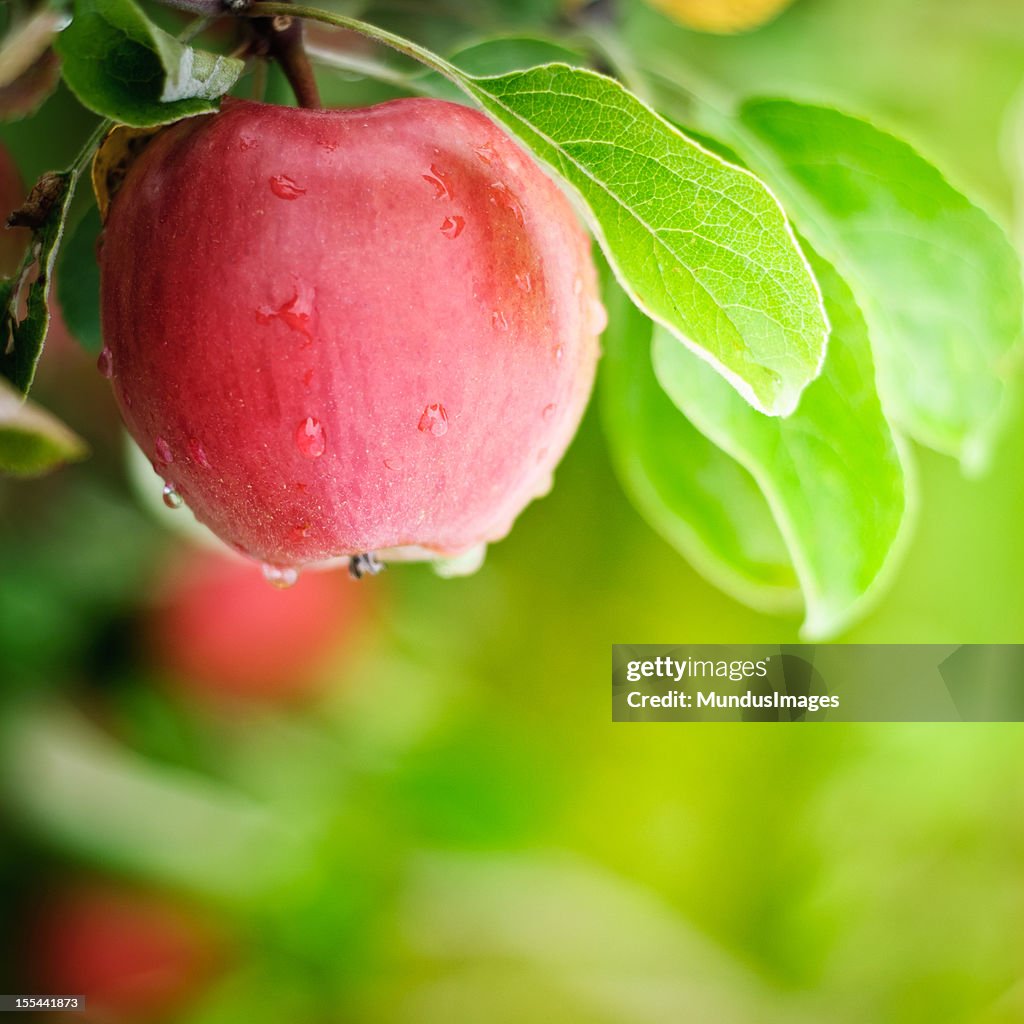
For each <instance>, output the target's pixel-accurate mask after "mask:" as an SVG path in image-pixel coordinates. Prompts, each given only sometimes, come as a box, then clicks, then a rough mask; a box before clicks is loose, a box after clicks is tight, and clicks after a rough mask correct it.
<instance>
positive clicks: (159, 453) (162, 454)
mask: <svg viewBox="0 0 1024 1024" xmlns="http://www.w3.org/2000/svg"><path fill="white" fill-rule="evenodd" d="M153 447H154V448H156V457H157V458H158V459H159V460H160V461H161V462H166V463H168V464H170V463H172V462H173V461H174V452H172V451H171V446H170V445H169V444H168V443H167V442H166V441H165V440H164V439H163V438H162V437H158V438H156V439H155V440H154V441H153Z"/></svg>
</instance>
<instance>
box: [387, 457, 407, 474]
mask: <svg viewBox="0 0 1024 1024" xmlns="http://www.w3.org/2000/svg"><path fill="white" fill-rule="evenodd" d="M402 465H403V463H402V460H401V459H399V458H395V457H392V458H390V459H385V460H384V468H385V469H390V470H391V472H392V473H397V472H398V471H399V470H400V469H401V468H402Z"/></svg>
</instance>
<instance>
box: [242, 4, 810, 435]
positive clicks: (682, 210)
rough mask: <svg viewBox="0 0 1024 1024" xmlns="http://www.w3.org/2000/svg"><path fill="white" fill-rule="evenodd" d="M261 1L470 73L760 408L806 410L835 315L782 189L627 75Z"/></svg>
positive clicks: (467, 81)
mask: <svg viewBox="0 0 1024 1024" xmlns="http://www.w3.org/2000/svg"><path fill="white" fill-rule="evenodd" d="M249 13H250V14H252V15H254V16H258V17H267V16H270V17H273V16H276V15H279V14H292V15H294V16H296V17H302V18H311V19H314V20H317V21H323V22H326V23H328V24H333V25H337V26H340V27H343V28H350V29H354V30H355V31H357V32H361V33H363V34H365V35H367V36H370V37H371V38H373V39H376V40H378V41H380V42H382V43H386V44H387V45H389V46H392V47H394V48H395V49H397V50H399V51H400V52H402V53H405V54H407V55H409V56H411V57H414V58H415V59H416V60H419V61H421V62H422V63H423V64H425V65H426V66H427V67H429V68H432V69H433V70H435V71H437V72H439V73H440V74H442V75H444V76H445V77H446V78H448V79H449V80H451V81H452V82H454V83H455V84H456V85H458V86H459V88H461V89H462V90H463V91H464V92H465V93H467V94H468V95H469V96H471V97H472V98H473V99H475V100H476V101H477V102H478V103H479V104H480V105H481V106H482V107H483V108H484V109H485V110H486V111H487V113H489V114H490V115H491V116H492V117H493V118H494V119H495V120H496V121H498V122H500V123H501V124H502V125H503V126H504V127H505V128H507V129H508V130H509V131H510V132H511V133H512V134H513V135H515V136H516V138H518V139H519V140H520V142H522V143H523V144H524V145H525V146H527V147H528V148H529V149H531V150H532V151H533V152H534V153H535V154H536V155H537V156H538V157H539V158H540V159H542V160H543V161H545V162H546V163H547V164H548V165H549V166H550V167H552V169H553V170H554V171H555V172H557V174H558V175H559V176H560V177H561V178H562V179H563V181H564V182H565V183H566V184H568V185H569V186H570V187H571V188H572V189H573V190H574V191H575V192H576V193H577V194H578V195H579V197H580V198H581V199H582V201H583V203H584V204H585V205H586V207H587V209H588V210H589V214H590V220H591V224H592V226H593V228H594V231H595V233H596V235H597V237H598V240H599V241H600V243H601V246H602V248H603V249H604V252H605V255H606V256H607V257H608V260H609V262H610V263H611V265H612V266H613V267H614V269H615V272H616V275H617V276H618V278H619V280H620V281H621V282H622V284H623V286H624V287H625V289H626V291H627V292H628V293H629V295H630V296H631V297H632V298H633V300H634V301H635V302H636V303H637V304H638V305H639V306H640V307H641V308H642V309H643V310H644V311H645V312H647V313H648V314H650V315H651V316H652V317H653V318H654V319H656V320H658V321H659V322H660V323H662V324H664V325H665V326H667V327H668V328H669V329H670V330H672V331H673V332H674V333H675V334H676V336H677V337H679V338H680V339H681V340H682V341H683V343H684V344H686V345H687V346H688V347H690V348H691V349H692V350H693V351H694V352H696V353H697V354H698V355H699V356H700V357H701V358H702V359H704V360H705V361H707V362H708V363H710V364H711V365H712V366H713V367H714V368H715V369H716V370H717V371H718V372H719V373H721V374H722V375H723V376H724V377H725V378H726V379H727V380H728V381H729V382H730V383H731V384H732V385H733V386H734V387H735V388H736V390H737V391H739V393H740V394H741V395H743V397H744V398H745V399H746V400H747V401H748V402H750V403H751V404H752V405H753V406H754V407H755V408H758V409H760V410H762V411H764V412H767V413H771V414H774V415H785V414H787V413H789V412H792V410H793V409H794V408H795V406H796V403H797V401H798V400H799V397H800V393H801V391H802V390H803V389H804V388H805V387H806V386H807V384H808V383H809V382H810V381H811V380H813V379H814V378H815V377H816V376H817V374H818V372H819V370H820V368H821V362H822V359H823V356H824V351H825V344H826V341H827V338H828V321H827V318H826V316H825V312H824V308H823V306H822V301H821V295H820V292H819V291H818V287H817V283H816V281H815V280H814V275H813V274H812V273H811V270H810V268H809V266H808V264H807V261H806V259H805V258H804V256H803V253H802V252H801V251H800V247H799V245H798V244H797V241H796V238H795V237H794V235H793V232H792V230H791V228H790V225H789V222H788V221H787V220H786V216H785V214H784V213H783V211H782V207H781V206H780V205H779V203H778V201H777V200H776V198H775V196H774V195H773V194H772V193H771V192H770V191H769V190H768V188H767V187H766V186H765V185H764V184H763V183H762V182H761V181H760V180H759V179H757V178H756V177H754V176H753V175H752V174H750V173H749V172H748V171H746V170H743V169H741V168H738V167H735V166H733V165H732V164H730V163H728V162H726V161H724V160H722V159H721V158H720V157H718V156H716V155H715V154H713V153H710V152H708V151H707V150H706V149H704V148H703V147H702V146H700V145H698V144H697V143H696V142H694V141H693V140H692V139H689V138H687V137H686V136H685V135H684V134H683V133H682V132H680V131H679V130H678V129H677V128H675V127H674V126H673V125H671V124H669V123H668V122H667V121H665V120H664V119H663V118H661V117H659V116H658V115H657V114H656V113H655V112H654V111H653V110H651V109H650V107H648V106H646V105H645V104H644V103H642V102H641V101H640V100H639V99H637V98H636V97H635V96H634V95H632V94H631V93H629V92H628V91H627V90H625V89H624V88H623V87H622V86H621V85H619V83H618V82H616V81H614V80H612V79H610V78H606V77H604V76H603V75H598V74H595V73H594V72H592V71H587V70H583V69H580V68H574V67H570V66H568V65H566V64H559V63H554V64H545V65H541V66H540V67H534V68H530V69H528V70H525V71H513V72H510V73H508V74H504V75H498V76H495V77H475V76H473V75H470V74H468V73H466V72H464V71H461V70H460V69H459V68H457V67H455V66H454V65H453V64H451V63H449V62H448V61H445V60H443V59H442V58H440V57H438V56H437V55H436V54H434V53H431V52H430V51H428V50H425V49H424V48H423V47H421V46H418V45H416V44H415V43H412V42H410V41H409V40H407V39H402V38H401V37H399V36H396V35H394V34H392V33H390V32H386V31H384V30H383V29H379V28H376V27H374V26H372V25H368V24H366V23H364V22H360V21H356V20H354V19H352V18H348V17H345V16H343V15H339V14H334V13H331V12H326V11H320V10H317V9H315V8H310V7H303V6H298V5H295V6H293V5H288V4H280V3H257V4H254V5H253V6H252V7H251V8H250V10H249Z"/></svg>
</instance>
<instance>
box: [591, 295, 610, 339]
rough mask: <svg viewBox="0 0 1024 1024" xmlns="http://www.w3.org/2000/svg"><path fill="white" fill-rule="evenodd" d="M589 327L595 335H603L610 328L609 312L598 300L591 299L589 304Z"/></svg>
mask: <svg viewBox="0 0 1024 1024" xmlns="http://www.w3.org/2000/svg"><path fill="white" fill-rule="evenodd" d="M587 326H588V327H589V328H590V330H591V332H592V333H593V334H601V333H602V331H604V329H605V328H606V327H607V326H608V310H606V309H605V308H604V304H603V303H602V302H600V301H599V300H598V299H591V300H590V302H589V303H588V304H587Z"/></svg>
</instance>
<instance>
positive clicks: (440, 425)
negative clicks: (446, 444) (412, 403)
mask: <svg viewBox="0 0 1024 1024" xmlns="http://www.w3.org/2000/svg"><path fill="white" fill-rule="evenodd" d="M418 429H419V430H420V431H422V432H423V433H424V434H431V435H432V436H433V437H444V435H445V434H447V433H448V413H447V412H446V411H445V407H444V406H443V405H441V403H440V402H435V403H434V404H433V405H428V406H427V407H426V409H424V410H423V415H422V416H421V417H420V422H419V424H418Z"/></svg>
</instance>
